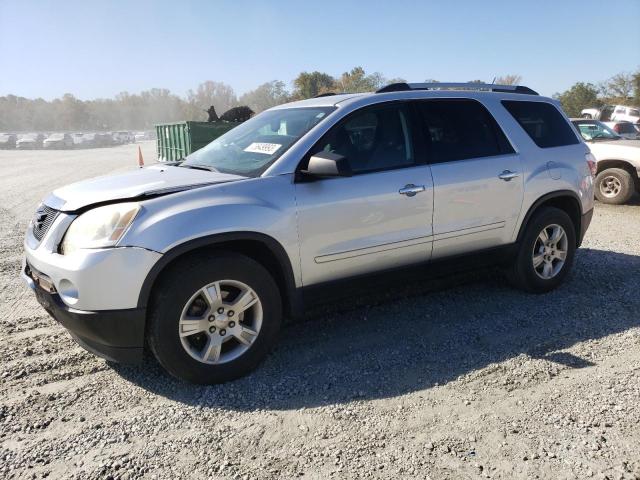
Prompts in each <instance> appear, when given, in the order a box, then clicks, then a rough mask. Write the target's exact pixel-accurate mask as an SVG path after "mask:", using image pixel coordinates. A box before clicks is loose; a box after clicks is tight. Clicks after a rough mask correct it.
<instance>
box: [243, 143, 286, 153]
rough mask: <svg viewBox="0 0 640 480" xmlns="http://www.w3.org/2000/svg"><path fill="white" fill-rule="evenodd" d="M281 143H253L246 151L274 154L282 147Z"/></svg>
mask: <svg viewBox="0 0 640 480" xmlns="http://www.w3.org/2000/svg"><path fill="white" fill-rule="evenodd" d="M281 146H282V145H280V144H279V143H252V144H251V145H249V146H248V147H247V148H245V149H244V151H245V152H252V153H264V154H265V155H273V154H274V153H276V152H277V151H278V149H279V148H280V147H281Z"/></svg>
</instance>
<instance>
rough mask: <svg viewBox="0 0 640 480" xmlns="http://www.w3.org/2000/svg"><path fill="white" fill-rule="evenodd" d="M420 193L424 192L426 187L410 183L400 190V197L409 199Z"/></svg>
mask: <svg viewBox="0 0 640 480" xmlns="http://www.w3.org/2000/svg"><path fill="white" fill-rule="evenodd" d="M420 192H424V185H414V184H413V183H409V184H407V185H405V186H404V187H402V188H401V189H400V190H398V193H399V194H400V195H406V196H407V197H413V196H415V195H416V194H417V193H420Z"/></svg>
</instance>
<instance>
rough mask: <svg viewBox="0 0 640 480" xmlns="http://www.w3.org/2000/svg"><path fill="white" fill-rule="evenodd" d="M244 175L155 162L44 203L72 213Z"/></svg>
mask: <svg viewBox="0 0 640 480" xmlns="http://www.w3.org/2000/svg"><path fill="white" fill-rule="evenodd" d="M243 178H245V177H241V176H238V175H230V174H226V173H217V172H208V171H205V170H195V169H191V168H183V167H177V166H170V165H154V166H152V167H147V168H141V169H139V170H133V171H131V172H127V173H121V174H117V175H108V176H104V177H97V178H93V179H90V180H83V181H81V182H77V183H72V184H71V185H67V186H65V187H62V188H59V189H57V190H54V191H53V193H51V194H50V195H49V196H48V197H47V198H46V199H45V201H44V203H45V204H46V205H48V206H49V207H51V208H54V209H56V210H61V211H65V212H72V211H75V210H79V209H82V208H85V207H88V206H90V205H94V204H101V203H105V202H112V201H118V200H129V199H140V198H144V197H153V196H159V195H167V194H170V193H176V192H181V191H183V190H189V189H192V188H198V187H205V186H207V185H213V184H216V183H224V182H232V181H236V180H241V179H243Z"/></svg>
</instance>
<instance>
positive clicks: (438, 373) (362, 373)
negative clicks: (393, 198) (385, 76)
mask: <svg viewBox="0 0 640 480" xmlns="http://www.w3.org/2000/svg"><path fill="white" fill-rule="evenodd" d="M153 149H154V145H153V144H152V143H146V144H144V145H143V151H144V153H145V157H146V158H148V159H151V158H152V157H153ZM135 152H136V146H132V145H130V146H123V147H117V148H111V149H99V150H91V151H84V152H80V151H74V152H31V153H29V152H0V187H1V188H0V205H1V207H0V476H2V477H3V478H40V477H47V476H48V477H50V478H56V479H57V478H113V479H116V478H121V479H133V478H158V479H164V478H220V479H254V478H268V479H271V478H272V479H280V478H287V479H288V478H294V477H302V478H310V479H326V478H384V479H389V478H392V479H409V478H431V479H444V478H450V479H465V478H500V479H520V478H554V479H584V478H599V479H603V478H607V479H632V478H635V479H638V478H640V408H639V400H640V328H639V326H640V317H639V316H638V312H639V310H640V241H639V239H640V201H639V200H638V198H637V197H636V198H635V199H634V201H633V202H632V204H631V205H627V206H622V207H609V206H606V205H600V204H599V205H597V207H596V211H595V215H594V219H593V223H592V225H591V228H590V230H589V232H588V234H587V238H586V240H585V242H584V245H583V247H582V248H581V249H580V251H579V252H578V254H577V261H576V265H575V269H574V273H573V275H572V277H571V279H570V281H568V282H567V283H566V284H565V285H564V286H563V287H562V288H560V289H559V290H557V291H555V292H552V293H550V294H548V295H545V296H532V295H527V294H523V293H521V292H519V291H515V290H513V289H511V288H510V287H509V286H508V285H507V284H506V283H505V281H504V280H503V279H502V278H501V277H500V276H499V275H497V274H496V272H493V271H480V272H474V273H472V274H464V275H458V276H456V277H455V278H448V279H445V280H434V281H429V282H421V283H419V284H414V285H411V286H398V287H395V288H389V289H386V290H385V291H384V293H381V292H372V293H370V294H368V295H363V296H362V297H360V298H357V299H355V300H350V301H345V302H340V303H338V304H335V305H333V306H332V307H330V308H328V309H324V310H321V311H313V312H310V313H308V315H307V316H306V317H305V318H304V319H302V320H301V321H299V322H295V323H292V324H290V325H288V326H287V327H286V328H285V329H284V331H283V333H282V335H281V340H280V343H279V346H278V347H277V348H276V350H275V351H274V352H273V354H271V355H270V356H269V358H268V359H267V361H266V362H265V364H264V365H263V366H262V367H260V368H259V369H258V370H257V371H256V372H255V373H253V374H252V375H250V376H248V377H246V378H244V379H241V380H239V381H236V382H233V383H229V384H226V385H221V386H213V387H197V386H191V385H187V384H183V383H180V382H177V381H175V380H173V379H171V378H169V377H167V376H166V375H165V374H163V373H162V371H161V370H160V369H159V368H158V367H157V366H156V365H155V364H154V363H152V362H148V363H147V364H146V365H144V366H142V367H124V366H119V365H112V364H108V363H106V362H104V361H103V360H100V359H98V358H96V357H94V356H92V355H90V354H88V353H85V352H84V351H83V350H82V349H81V348H80V347H78V346H76V345H75V344H74V343H73V341H72V340H71V338H70V337H69V335H68V334H67V333H66V332H65V330H64V329H63V328H61V327H59V326H58V325H56V324H55V323H54V322H53V320H52V319H50V318H49V317H48V316H47V315H46V314H45V312H44V310H43V309H42V308H41V307H40V306H39V305H38V304H37V303H36V300H35V298H34V296H33V295H32V293H31V292H30V291H28V289H27V288H26V287H25V286H23V285H22V282H21V280H20V278H19V269H20V260H21V242H22V237H23V232H24V230H25V229H26V225H27V222H28V219H29V217H30V216H31V214H32V212H33V210H34V209H35V207H36V205H37V203H38V202H39V200H40V199H41V198H42V197H43V196H44V195H45V194H46V193H47V192H48V191H50V190H52V189H53V188H54V187H56V186H58V185H61V184H64V183H69V182H70V181H74V180H78V179H81V178H85V177H91V176H95V175H98V174H103V173H108V172H112V171H115V170H123V169H127V168H134V166H135V161H136V155H135Z"/></svg>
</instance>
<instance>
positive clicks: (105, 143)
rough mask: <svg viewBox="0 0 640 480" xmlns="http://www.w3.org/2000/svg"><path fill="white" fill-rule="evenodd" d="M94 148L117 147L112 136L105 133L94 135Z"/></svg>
mask: <svg viewBox="0 0 640 480" xmlns="http://www.w3.org/2000/svg"><path fill="white" fill-rule="evenodd" d="M94 135H95V146H96V147H112V146H114V145H117V142H116V141H115V140H114V138H113V134H112V133H110V132H107V133H95V134H94Z"/></svg>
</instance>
